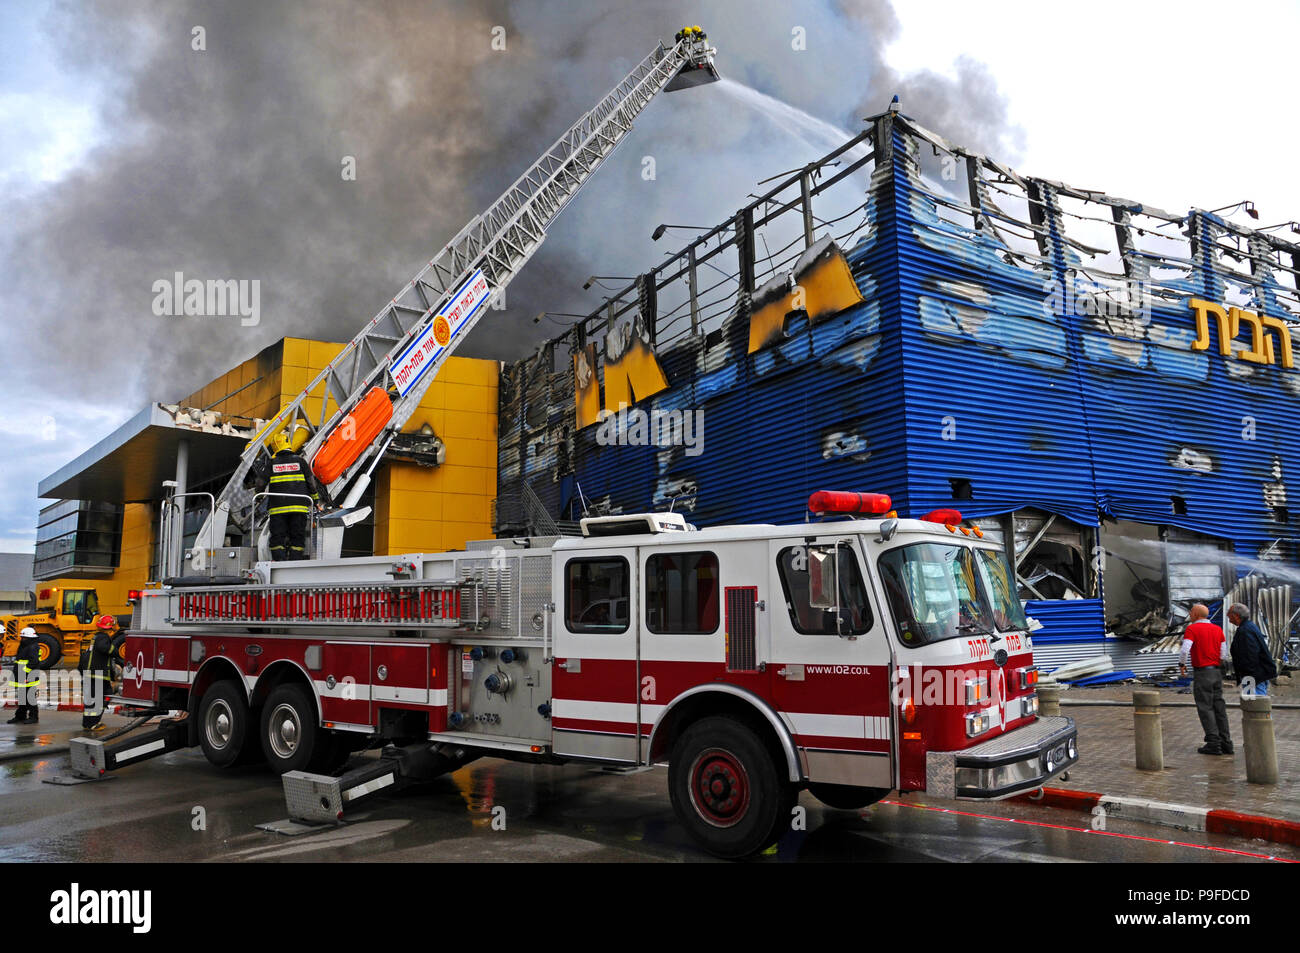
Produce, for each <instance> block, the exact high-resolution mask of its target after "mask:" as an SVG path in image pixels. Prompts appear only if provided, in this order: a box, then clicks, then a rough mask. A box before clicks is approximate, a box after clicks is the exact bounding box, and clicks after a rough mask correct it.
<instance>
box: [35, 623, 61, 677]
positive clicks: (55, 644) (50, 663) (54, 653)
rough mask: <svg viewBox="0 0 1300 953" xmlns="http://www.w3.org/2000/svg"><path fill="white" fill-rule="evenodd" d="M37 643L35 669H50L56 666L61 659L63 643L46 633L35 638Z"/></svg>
mask: <svg viewBox="0 0 1300 953" xmlns="http://www.w3.org/2000/svg"><path fill="white" fill-rule="evenodd" d="M36 641H37V642H38V643H39V650H40V653H41V654H40V656H39V658H38V661H37V662H36V667H37V668H40V669H51V668H54V666H56V665H58V664H59V662H60V661H62V659H63V643H62V642H60V641H59V640H58V638H56V637H55V636H53V635H50V634H49V633H48V632H42V633H41V634H40V635H38V636H37V637H36Z"/></svg>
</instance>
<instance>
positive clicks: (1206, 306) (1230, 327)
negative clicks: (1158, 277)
mask: <svg viewBox="0 0 1300 953" xmlns="http://www.w3.org/2000/svg"><path fill="white" fill-rule="evenodd" d="M1187 304H1188V306H1189V307H1190V308H1191V309H1192V310H1193V311H1195V312H1196V340H1195V341H1193V342H1192V350H1193V351H1204V350H1207V349H1208V348H1209V346H1210V323H1209V321H1208V316H1209V315H1211V314H1212V315H1214V318H1215V320H1216V321H1217V322H1218V325H1219V353H1220V354H1222V355H1223V356H1224V357H1227V356H1228V355H1230V354H1231V353H1232V339H1233V338H1235V337H1236V336H1237V322H1236V321H1235V320H1234V319H1233V318H1232V317H1230V316H1229V315H1228V313H1227V312H1226V311H1224V310H1223V308H1221V307H1219V306H1218V305H1217V304H1215V303H1214V302H1212V301H1203V300H1201V299H1200V298H1192V299H1191V300H1190V301H1188V302H1187ZM1234 310H1235V309H1234Z"/></svg>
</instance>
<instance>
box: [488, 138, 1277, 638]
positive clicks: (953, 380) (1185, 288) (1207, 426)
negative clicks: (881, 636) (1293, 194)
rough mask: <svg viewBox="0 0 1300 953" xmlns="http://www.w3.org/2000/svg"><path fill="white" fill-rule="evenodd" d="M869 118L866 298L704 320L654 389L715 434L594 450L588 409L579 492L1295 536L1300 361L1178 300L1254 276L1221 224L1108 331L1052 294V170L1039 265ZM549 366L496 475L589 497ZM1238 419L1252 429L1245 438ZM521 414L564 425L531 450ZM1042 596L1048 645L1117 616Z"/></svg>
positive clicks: (735, 507)
mask: <svg viewBox="0 0 1300 953" xmlns="http://www.w3.org/2000/svg"><path fill="white" fill-rule="evenodd" d="M878 128H882V129H890V130H891V131H890V132H889V133H888V135H889V136H890V140H889V142H888V147H887V148H886V149H884V150H882V149H881V148H880V147H881V145H882V143H880V142H878V143H877V164H876V168H875V171H874V173H873V178H872V190H871V196H870V199H871V200H870V201H869V203H868V217H867V224H868V227H867V229H866V231H865V235H864V237H862V238H861V240H859V241H858V242H857V244H856V245H854V246H853V247H851V248H849V249H847V250H846V251H847V257H848V259H849V262H850V265H851V267H852V270H853V274H854V277H855V279H856V281H857V283H858V286H859V288H860V290H861V291H862V293H863V295H864V297H865V298H866V301H865V303H863V304H861V305H858V306H855V307H853V308H851V309H849V310H848V311H846V312H844V313H842V314H840V315H838V316H837V317H835V318H833V319H831V320H828V321H825V322H822V323H819V324H817V325H815V326H813V327H812V328H808V327H806V326H805V327H804V328H803V329H802V330H800V331H798V332H796V333H795V334H793V336H791V337H790V338H789V339H788V340H787V341H785V342H784V343H782V344H780V345H778V346H775V347H773V348H769V349H767V350H765V351H762V352H760V353H758V354H756V355H753V356H750V355H748V354H746V345H747V339H748V321H747V314H746V313H745V312H744V310H743V309H741V310H740V311H739V312H738V313H736V314H733V316H732V318H730V319H728V322H727V323H726V325H724V329H723V330H724V333H723V335H722V337H721V340H720V341H719V342H717V343H715V344H714V345H713V346H712V347H709V348H706V347H705V345H704V341H703V339H702V338H694V339H690V340H688V341H686V342H685V343H679V344H677V345H676V346H675V347H671V348H668V349H665V351H664V352H662V353H661V354H660V360H661V363H662V365H663V367H664V370H665V373H666V375H667V378H668V381H669V389H668V390H667V391H665V392H663V393H661V394H659V395H656V396H655V397H653V398H651V399H650V400H648V401H643V402H642V403H641V404H640V405H639V406H641V407H643V408H645V409H646V410H651V411H653V410H654V409H660V410H665V409H671V408H678V409H683V410H688V411H694V410H702V411H703V423H704V428H703V453H702V454H701V455H699V456H694V457H692V456H687V455H686V454H685V453H684V452H683V448H681V447H677V448H672V449H660V448H657V447H653V446H646V447H627V446H601V445H599V443H598V441H597V433H598V428H597V427H588V428H586V429H585V430H583V431H581V432H579V433H577V434H576V435H573V436H572V442H573V449H572V453H571V454H570V455H569V456H570V457H571V466H572V473H573V476H574V477H576V480H577V482H578V484H579V485H580V486H581V490H582V494H583V496H584V497H585V499H586V500H587V501H589V502H590V501H595V500H603V499H607V500H608V503H609V505H610V506H611V508H612V509H613V511H615V512H618V511H642V510H650V509H662V508H665V507H666V506H668V505H669V504H670V503H673V502H674V501H675V506H676V508H677V509H678V510H679V511H682V510H684V511H686V512H688V513H689V514H690V518H691V519H692V520H693V521H694V522H696V523H698V524H700V525H712V524H718V523H729V522H776V523H782V522H797V521H800V520H802V519H803V518H804V515H805V514H804V505H805V502H806V500H807V497H808V494H809V493H811V492H813V491H814V490H817V489H855V490H871V491H880V492H888V493H890V494H891V495H892V496H893V497H894V499H895V504H896V506H897V508H898V509H899V511H900V512H902V513H903V514H905V515H912V516H915V515H920V514H922V513H924V512H926V511H928V510H930V509H932V508H934V507H938V506H949V505H955V506H957V507H958V508H959V509H961V510H962V512H963V513H964V514H966V515H967V516H971V517H975V516H985V515H997V514H1002V513H1007V512H1010V511H1013V510H1017V509H1021V508H1024V507H1029V506H1032V507H1038V508H1041V509H1045V510H1048V511H1051V512H1055V513H1058V514H1061V515H1063V516H1066V517H1069V518H1070V519H1072V520H1075V521H1076V522H1078V523H1081V524H1084V525H1088V526H1096V525H1098V522H1099V518H1106V517H1113V518H1123V519H1131V520H1138V521H1142V522H1148V523H1161V524H1166V525H1173V526H1181V527H1184V528H1187V529H1192V530H1197V531H1199V532H1203V533H1208V534H1211V535H1216V536H1220V537H1224V538H1228V539H1230V540H1231V541H1232V542H1233V543H1234V544H1235V545H1236V546H1237V548H1238V550H1239V551H1240V552H1245V553H1249V554H1250V555H1254V553H1255V552H1256V550H1257V549H1258V548H1259V547H1260V546H1261V545H1262V544H1264V543H1265V542H1267V541H1268V540H1270V539H1273V538H1276V537H1278V536H1279V535H1281V536H1289V535H1290V531H1289V530H1288V528H1287V527H1286V526H1285V525H1281V524H1279V523H1277V522H1275V521H1274V515H1273V513H1272V512H1271V511H1270V509H1269V507H1268V506H1267V505H1266V502H1265V499H1264V491H1263V485H1264V483H1265V482H1267V481H1271V480H1274V479H1275V477H1276V474H1277V473H1278V470H1279V468H1280V471H1281V473H1282V474H1283V476H1289V475H1290V474H1292V473H1300V449H1298V448H1297V447H1296V446H1295V443H1294V441H1292V440H1290V439H1289V437H1290V435H1289V425H1290V420H1291V417H1292V415H1293V413H1294V410H1295V407H1296V395H1297V393H1300V371H1291V370H1282V369H1280V368H1277V367H1257V366H1251V365H1242V364H1241V363H1240V362H1236V361H1229V360H1228V359H1225V358H1223V357H1221V356H1220V355H1219V354H1218V352H1217V350H1215V349H1213V348H1212V349H1211V350H1210V351H1208V352H1206V351H1200V352H1194V351H1192V350H1190V347H1189V345H1190V342H1191V340H1192V339H1193V338H1194V337H1195V331H1194V329H1193V321H1192V314H1191V312H1190V311H1189V310H1186V308H1185V299H1186V297H1189V296H1191V295H1199V296H1201V297H1204V298H1207V299H1208V300H1211V301H1223V300H1225V294H1226V293H1227V291H1228V285H1229V284H1231V283H1232V282H1234V281H1236V282H1237V283H1238V284H1240V276H1239V275H1236V277H1234V275H1235V274H1236V273H1234V272H1232V271H1231V269H1230V268H1229V267H1228V266H1227V264H1225V263H1224V262H1223V261H1222V258H1221V256H1220V255H1219V254H1218V253H1216V252H1213V251H1212V243H1211V241H1210V239H1212V238H1213V234H1214V229H1216V228H1217V227H1218V224H1217V223H1218V220H1216V219H1214V218H1213V216H1207V215H1204V214H1202V213H1197V214H1193V215H1192V216H1191V217H1190V219H1189V221H1190V223H1191V225H1190V228H1191V230H1192V233H1193V240H1194V242H1199V244H1198V245H1196V246H1195V247H1197V248H1198V249H1199V252H1200V254H1199V256H1198V257H1197V258H1196V259H1195V260H1194V261H1193V262H1191V263H1190V264H1189V266H1188V270H1187V273H1186V274H1185V275H1183V276H1181V277H1175V278H1171V279H1165V280H1164V281H1163V282H1162V284H1161V288H1162V289H1163V292H1164V293H1166V294H1167V295H1169V297H1159V296H1158V297H1157V298H1156V299H1155V304H1154V306H1153V307H1152V309H1151V313H1150V320H1149V322H1148V323H1147V324H1145V325H1143V327H1142V328H1140V329H1139V330H1138V331H1136V332H1133V333H1129V334H1125V333H1123V332H1122V331H1121V332H1118V333H1117V332H1116V331H1115V330H1114V329H1113V328H1109V329H1108V328H1102V327H1100V326H1099V325H1098V324H1097V322H1095V321H1092V320H1090V319H1088V318H1086V317H1081V316H1079V315H1077V314H1074V313H1072V312H1070V311H1069V310H1068V309H1063V308H1054V307H1053V306H1052V305H1051V301H1050V295H1051V289H1052V288H1053V287H1058V288H1059V287H1060V284H1059V283H1061V282H1065V281H1067V280H1068V279H1072V278H1073V277H1074V276H1075V275H1076V273H1077V270H1078V268H1079V261H1078V257H1077V255H1076V253H1075V252H1074V250H1073V249H1072V248H1071V247H1070V246H1069V244H1068V243H1067V242H1066V241H1065V239H1064V237H1063V235H1062V225H1061V220H1060V218H1059V215H1058V214H1057V212H1058V211H1059V210H1058V209H1057V208H1056V204H1055V203H1056V198H1055V195H1054V193H1053V189H1052V187H1051V186H1050V185H1047V184H1043V185H1042V186H1041V188H1042V192H1041V194H1040V195H1039V196H1038V199H1037V200H1036V201H1037V202H1038V204H1039V205H1040V206H1041V207H1042V208H1043V209H1044V212H1045V216H1046V217H1045V220H1044V222H1043V224H1042V228H1041V230H1040V232H1039V234H1040V236H1041V240H1040V247H1041V249H1042V261H1041V262H1039V263H1037V264H1029V263H1026V262H1024V261H1022V260H1019V259H1016V258H1015V257H1014V256H1012V255H1009V254H1007V247H1006V246H1005V245H1004V244H1002V243H1001V242H1000V241H999V240H998V238H997V235H996V234H995V233H993V232H991V231H990V230H989V229H987V228H977V227H974V226H973V225H972V226H967V225H965V224H963V223H960V222H958V223H954V222H952V221H947V220H945V218H943V217H941V216H940V215H939V213H938V207H937V205H936V202H935V200H934V196H933V195H932V194H931V193H929V192H927V190H926V188H925V187H924V183H923V180H922V178H921V176H920V165H919V159H918V155H919V150H918V148H917V144H916V140H915V139H914V138H913V137H912V136H910V135H908V134H905V132H904V131H903V130H902V129H900V128H897V127H892V129H891V126H890V124H889V123H887V122H886V123H881V124H880V125H879V127H878ZM882 154H883V158H882ZM1207 236H1208V237H1207ZM1054 283H1056V284H1054ZM1246 292H1247V293H1251V294H1253V297H1251V299H1250V303H1249V304H1246V305H1245V306H1246V307H1251V308H1252V309H1253V310H1255V311H1257V312H1260V313H1266V314H1273V315H1275V316H1278V317H1286V318H1291V317H1293V316H1291V315H1289V314H1287V312H1286V311H1285V309H1284V308H1282V307H1281V305H1279V304H1278V302H1277V300H1276V298H1275V297H1273V296H1271V295H1270V294H1269V286H1268V282H1267V281H1265V282H1263V283H1262V285H1261V286H1260V287H1256V288H1253V289H1246ZM1179 295H1181V297H1179ZM514 371H515V372H516V373H518V372H520V371H521V368H520V367H519V366H517V367H516V368H515V369H514ZM556 381H557V382H558V383H555V384H553V386H549V387H542V388H535V389H534V391H535V393H534V400H537V399H545V400H546V402H547V406H546V408H545V413H544V414H542V415H541V417H542V418H545V419H546V420H547V424H546V425H545V426H544V427H538V426H537V425H536V422H535V425H534V427H532V428H529V427H528V426H527V425H526V424H525V423H524V416H525V414H524V412H523V410H521V409H520V407H518V406H517V405H511V406H510V407H509V408H508V409H509V413H508V414H507V413H505V410H506V408H504V407H503V416H502V419H501V438H502V452H501V468H500V473H501V481H502V487H503V491H504V488H505V487H506V486H507V485H508V484H509V483H510V482H511V481H513V480H517V479H518V478H519V476H520V475H521V474H522V476H523V477H524V478H526V479H528V480H529V481H530V482H531V483H532V485H533V486H534V488H536V489H537V490H538V492H539V493H540V494H541V495H542V497H543V499H544V501H545V502H546V504H547V506H548V508H550V509H551V511H552V513H554V514H556V515H560V516H576V515H578V514H577V513H575V512H573V511H572V510H573V507H574V506H575V505H576V503H577V500H576V497H565V495H564V492H565V487H566V482H565V481H562V480H559V479H557V477H556V467H557V465H558V460H559V452H560V451H559V449H558V447H559V445H560V443H561V442H562V438H560V437H557V436H556V435H557V434H560V433H562V432H563V431H564V430H565V428H568V429H570V430H571V429H572V420H573V402H572V401H573V396H572V395H573V390H572V383H571V381H570V382H569V383H568V386H567V389H566V387H565V386H564V384H563V381H564V376H563V375H561V376H560V377H559V378H557V379H556ZM505 393H506V389H505V388H504V387H503V400H504V395H505ZM530 393H533V392H530ZM1245 417H1252V418H1253V419H1254V421H1255V433H1256V439H1254V440H1247V439H1243V427H1244V424H1243V418H1245ZM536 419H540V418H535V421H536ZM530 433H532V434H542V433H545V434H548V435H549V436H546V437H544V438H543V439H540V440H538V441H537V442H535V443H534V444H531V445H530V444H529V440H530V439H532V437H530ZM525 447H526V448H527V449H524V450H522V452H521V448H525ZM1184 448H1190V450H1191V451H1193V453H1192V456H1191V457H1190V459H1192V460H1193V461H1199V462H1197V463H1196V468H1189V467H1188V464H1187V460H1188V459H1189V457H1188V454H1187V453H1186V452H1184ZM521 459H522V467H521V466H520V465H519V461H520V460H521ZM1205 461H1208V463H1207V462H1205ZM954 479H960V480H967V481H969V482H970V485H971V488H972V497H971V498H970V499H961V500H954V498H953V495H954V494H953V490H952V485H951V483H950V481H951V480H954ZM1172 496H1178V497H1181V498H1182V499H1183V500H1184V501H1185V504H1186V513H1185V514H1183V515H1178V514H1175V512H1174V511H1173V506H1172V502H1171V497H1172ZM1030 614H1031V615H1033V616H1035V617H1036V618H1038V619H1039V620H1040V621H1042V622H1043V623H1044V626H1045V628H1044V630H1043V631H1042V633H1040V635H1039V639H1040V640H1041V641H1044V643H1045V644H1051V643H1053V642H1055V643H1061V642H1073V641H1086V640H1094V639H1100V638H1101V637H1102V635H1103V632H1104V610H1103V608H1102V603H1101V600H1100V599H1086V600H1074V601H1059V602H1057V601H1042V602H1033V603H1031V604H1030Z"/></svg>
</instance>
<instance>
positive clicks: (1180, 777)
mask: <svg viewBox="0 0 1300 953" xmlns="http://www.w3.org/2000/svg"><path fill="white" fill-rule="evenodd" d="M1145 687H1146V686H1143V685H1140V684H1137V685H1134V684H1130V685H1124V686H1117V687H1106V688H1095V689H1089V688H1071V689H1068V690H1066V691H1065V692H1063V693H1062V695H1061V714H1063V715H1068V716H1069V717H1071V718H1073V719H1074V721H1075V724H1076V725H1078V728H1079V763H1078V764H1077V765H1076V766H1075V767H1073V768H1071V769H1070V772H1069V774H1070V779H1069V780H1068V781H1062V780H1060V779H1059V778H1058V779H1057V780H1055V781H1054V782H1052V787H1055V788H1064V789H1068V790H1077V791H1094V792H1102V793H1105V794H1114V795H1123V796H1128V797H1135V798H1148V799H1150V800H1153V801H1163V802H1169V803H1174V804H1186V805H1191V806H1193V807H1201V808H1210V809H1213V810H1229V811H1239V812H1241V813H1243V814H1258V815H1263V816H1265V817H1273V818H1280V819H1283V820H1288V821H1296V822H1300V708H1291V709H1285V708H1284V709H1275V710H1274V711H1273V733H1274V736H1275V737H1276V739H1277V760H1278V783H1277V784H1250V783H1248V782H1247V781H1246V759H1245V754H1244V753H1243V747H1244V746H1243V743H1242V736H1241V709H1240V708H1239V707H1236V708H1234V707H1233V703H1234V701H1236V700H1237V694H1236V692H1237V690H1236V687H1235V686H1225V688H1227V689H1228V691H1227V692H1225V695H1227V699H1226V700H1227V702H1228V721H1229V723H1230V724H1231V726H1232V740H1233V744H1234V746H1235V748H1236V753H1235V754H1233V755H1231V756H1228V755H1219V756H1211V755H1203V754H1197V753H1196V749H1197V748H1199V747H1200V746H1201V745H1202V744H1203V743H1204V736H1203V733H1202V731H1201V723H1200V720H1199V719H1198V718H1197V715H1196V708H1195V706H1194V705H1192V704H1190V703H1191V701H1192V696H1191V695H1190V694H1187V695H1181V694H1179V693H1178V689H1175V688H1162V689H1159V691H1160V703H1161V716H1160V719H1161V730H1162V733H1163V736H1164V753H1165V768H1164V770H1163V771H1139V770H1138V769H1137V768H1136V767H1135V763H1134V758H1135V756H1134V747H1133V709H1132V707H1131V706H1127V705H1126V706H1123V707H1116V706H1110V705H1098V704H1088V702H1100V701H1113V702H1120V701H1122V702H1131V701H1132V697H1133V691H1134V688H1145ZM1276 688H1277V691H1276V693H1275V694H1273V695H1272V699H1273V703H1274V704H1275V705H1276V704H1279V703H1281V704H1293V705H1300V686H1298V685H1296V684H1294V683H1293V684H1291V685H1277V686H1276ZM1183 703H1188V704H1187V707H1181V706H1182V704H1183Z"/></svg>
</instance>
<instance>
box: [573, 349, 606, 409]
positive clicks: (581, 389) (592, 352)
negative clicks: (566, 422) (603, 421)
mask: <svg viewBox="0 0 1300 953" xmlns="http://www.w3.org/2000/svg"><path fill="white" fill-rule="evenodd" d="M573 398H574V402H575V404H576V405H577V414H578V429H579V430H581V429H582V428H583V427H586V426H589V425H590V424H594V423H595V422H596V421H597V420H599V419H600V381H598V380H597V379H596V345H595V344H588V345H587V346H586V347H584V348H581V349H580V350H579V351H578V352H577V353H576V354H574V355H573Z"/></svg>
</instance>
